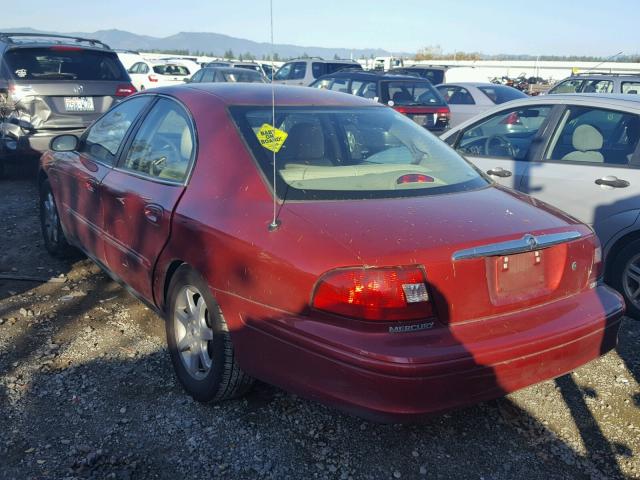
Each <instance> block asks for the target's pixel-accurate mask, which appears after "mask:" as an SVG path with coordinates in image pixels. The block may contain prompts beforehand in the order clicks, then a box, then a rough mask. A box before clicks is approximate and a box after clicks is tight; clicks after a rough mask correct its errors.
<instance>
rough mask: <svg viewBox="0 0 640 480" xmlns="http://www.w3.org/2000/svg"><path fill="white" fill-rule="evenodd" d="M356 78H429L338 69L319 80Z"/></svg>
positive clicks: (417, 79)
mask: <svg viewBox="0 0 640 480" xmlns="http://www.w3.org/2000/svg"><path fill="white" fill-rule="evenodd" d="M345 77H346V78H355V79H361V80H369V81H372V82H373V81H377V80H389V81H391V80H411V81H413V82H415V81H424V82H428V81H429V80H427V79H424V78H417V77H414V76H412V75H394V74H388V73H375V72H364V71H353V70H352V71H349V72H344V71H337V72H335V73H329V74H327V75H323V76H322V77H320V78H318V80H322V79H323V78H345Z"/></svg>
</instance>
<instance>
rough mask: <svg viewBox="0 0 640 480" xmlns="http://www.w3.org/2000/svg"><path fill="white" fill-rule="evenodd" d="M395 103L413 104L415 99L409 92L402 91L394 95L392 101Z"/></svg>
mask: <svg viewBox="0 0 640 480" xmlns="http://www.w3.org/2000/svg"><path fill="white" fill-rule="evenodd" d="M391 100H393V101H394V103H397V102H411V101H413V97H412V96H411V94H410V93H409V92H405V91H400V92H396V93H394V94H393V98H392V99H391Z"/></svg>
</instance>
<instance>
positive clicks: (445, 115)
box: [436, 107, 451, 120]
mask: <svg viewBox="0 0 640 480" xmlns="http://www.w3.org/2000/svg"><path fill="white" fill-rule="evenodd" d="M436 114H437V115H438V120H449V117H450V116H451V110H449V109H448V108H447V107H445V108H439V109H438V111H437V112H436Z"/></svg>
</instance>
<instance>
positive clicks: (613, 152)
mask: <svg viewBox="0 0 640 480" xmlns="http://www.w3.org/2000/svg"><path fill="white" fill-rule="evenodd" d="M639 138H640V97H635V96H630V95H626V96H623V95H584V94H574V95H547V96H543V97H535V98H529V99H525V100H516V101H514V102H510V103H507V104H504V105H501V106H499V107H496V108H494V109H492V110H490V111H487V112H485V113H484V114H483V115H481V116H478V117H476V118H474V119H472V120H469V121H467V122H465V123H463V124H460V125H458V126H457V127H454V128H452V129H451V130H449V131H447V132H446V133H444V134H443V135H442V139H443V140H444V141H446V142H447V143H448V144H449V145H451V146H453V147H454V148H455V149H456V150H458V151H459V152H460V153H462V154H463V155H464V156H466V158H467V159H468V160H470V161H471V162H472V163H474V164H475V165H476V166H477V167H479V168H480V169H481V170H482V171H483V172H486V173H487V174H488V175H490V176H491V177H493V178H494V179H495V180H496V181H497V182H498V183H500V184H502V185H505V186H507V187H510V188H514V189H516V190H520V191H521V192H524V193H527V194H529V195H532V196H533V197H535V198H538V199H540V200H543V201H545V202H547V203H549V204H551V205H555V206H556V207H558V208H560V209H562V210H564V211H566V212H568V213H569V214H571V215H573V216H574V217H575V218H577V219H578V220H580V221H582V222H584V223H588V224H590V225H591V226H592V227H593V228H594V229H595V231H596V233H597V234H598V236H599V238H600V241H601V243H602V249H603V259H604V262H605V263H604V267H605V281H606V282H607V283H609V284H610V285H611V286H613V287H615V288H616V289H618V291H620V293H622V294H623V295H624V297H625V300H626V301H627V308H628V312H629V314H630V315H632V316H635V317H636V318H640V190H639V188H638V187H639V186H640V151H639V148H638V143H639V142H638V139H639ZM506 218H507V217H505V219H506Z"/></svg>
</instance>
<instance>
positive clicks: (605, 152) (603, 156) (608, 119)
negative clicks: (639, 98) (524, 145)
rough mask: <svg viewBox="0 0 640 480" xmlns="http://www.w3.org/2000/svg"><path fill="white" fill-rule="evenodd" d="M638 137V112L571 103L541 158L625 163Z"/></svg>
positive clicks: (639, 118) (630, 155) (639, 128)
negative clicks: (579, 105) (636, 113)
mask: <svg viewBox="0 0 640 480" xmlns="http://www.w3.org/2000/svg"><path fill="white" fill-rule="evenodd" d="M639 137H640V117H638V115H633V114H631V113H626V112H617V111H614V110H604V109H600V108H589V107H578V106H574V105H572V106H570V107H568V108H567V110H566V112H565V113H564V115H563V116H562V118H561V120H560V123H559V124H558V128H557V129H556V132H555V133H554V134H553V136H552V137H551V142H550V144H549V149H548V152H547V155H546V157H545V158H546V159H547V160H564V161H573V162H589V163H607V164H614V165H627V164H628V163H629V161H630V160H631V157H632V156H633V153H634V152H635V150H636V147H637V146H638V139H639Z"/></svg>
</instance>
